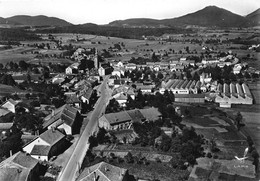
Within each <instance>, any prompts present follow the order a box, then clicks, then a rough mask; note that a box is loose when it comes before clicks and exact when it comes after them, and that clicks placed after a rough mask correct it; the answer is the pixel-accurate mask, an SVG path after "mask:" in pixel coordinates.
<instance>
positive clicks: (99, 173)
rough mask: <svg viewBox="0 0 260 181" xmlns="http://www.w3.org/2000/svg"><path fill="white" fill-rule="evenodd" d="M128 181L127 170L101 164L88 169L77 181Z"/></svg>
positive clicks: (104, 163)
mask: <svg viewBox="0 0 260 181" xmlns="http://www.w3.org/2000/svg"><path fill="white" fill-rule="evenodd" d="M90 180H93V181H94V180H95V181H98V180H100V181H127V180H128V171H127V169H124V168H120V167H116V166H114V165H110V164H108V163H106V162H100V163H98V164H95V165H93V166H90V167H88V168H85V169H84V171H83V172H82V173H81V174H80V176H79V177H78V179H77V181H90Z"/></svg>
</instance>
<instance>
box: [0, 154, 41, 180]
mask: <svg viewBox="0 0 260 181" xmlns="http://www.w3.org/2000/svg"><path fill="white" fill-rule="evenodd" d="M39 172H40V165H39V161H38V160H37V159H35V158H33V157H31V156H30V155H28V154H26V153H24V152H21V151H19V152H18V153H16V154H14V155H12V156H10V157H9V158H7V159H5V160H4V161H2V162H1V163H0V180H3V181H8V180H10V181H12V180H13V181H14V180H15V181H35V180H39V174H40V173H39Z"/></svg>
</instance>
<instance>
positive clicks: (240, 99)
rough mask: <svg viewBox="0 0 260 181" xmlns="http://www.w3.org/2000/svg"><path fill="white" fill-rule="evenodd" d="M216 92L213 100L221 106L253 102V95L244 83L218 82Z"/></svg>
mask: <svg viewBox="0 0 260 181" xmlns="http://www.w3.org/2000/svg"><path fill="white" fill-rule="evenodd" d="M217 92H218V95H217V96H216V98H215V102H216V103H219V104H220V106H221V107H231V104H253V96H252V94H251V92H250V90H249V88H248V86H247V85H246V84H245V83H243V84H242V85H240V84H239V83H236V84H233V83H231V84H226V83H225V84H218V87H217Z"/></svg>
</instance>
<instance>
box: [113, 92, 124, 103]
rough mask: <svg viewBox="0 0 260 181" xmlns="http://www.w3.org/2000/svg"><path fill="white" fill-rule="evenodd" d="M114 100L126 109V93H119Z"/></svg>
mask: <svg viewBox="0 0 260 181" xmlns="http://www.w3.org/2000/svg"><path fill="white" fill-rule="evenodd" d="M113 98H114V99H115V100H116V101H117V102H118V103H119V105H120V106H122V107H125V106H126V105H125V103H126V102H127V95H126V94H125V93H122V92H121V93H118V94H116V95H114V96H113Z"/></svg>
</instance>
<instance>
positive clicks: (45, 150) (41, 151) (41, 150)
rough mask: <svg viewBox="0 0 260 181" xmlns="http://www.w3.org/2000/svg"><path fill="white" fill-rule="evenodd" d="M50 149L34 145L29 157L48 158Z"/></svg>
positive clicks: (45, 146)
mask: <svg viewBox="0 0 260 181" xmlns="http://www.w3.org/2000/svg"><path fill="white" fill-rule="evenodd" d="M50 149H51V147H50V146H47V145H34V147H33V149H32V151H31V153H30V154H31V155H41V156H48V154H49V151H50Z"/></svg>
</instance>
